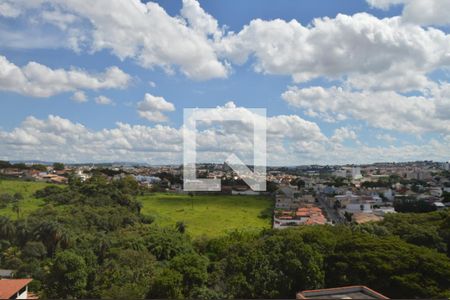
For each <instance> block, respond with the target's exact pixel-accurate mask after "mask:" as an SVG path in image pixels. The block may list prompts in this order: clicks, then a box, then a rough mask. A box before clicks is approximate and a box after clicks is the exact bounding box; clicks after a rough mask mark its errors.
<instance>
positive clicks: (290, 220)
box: [273, 185, 327, 229]
mask: <svg viewBox="0 0 450 300" xmlns="http://www.w3.org/2000/svg"><path fill="white" fill-rule="evenodd" d="M326 223H327V219H326V218H325V216H324V214H323V212H322V209H321V208H320V207H319V206H318V205H317V204H316V198H315V196H314V195H313V194H310V193H307V192H306V191H304V190H300V189H299V188H298V187H297V186H292V185H283V186H280V188H279V189H278V190H277V191H276V193H275V210H274V217H273V228H276V229H282V228H288V227H290V226H299V225H314V224H322V225H323V224H326Z"/></svg>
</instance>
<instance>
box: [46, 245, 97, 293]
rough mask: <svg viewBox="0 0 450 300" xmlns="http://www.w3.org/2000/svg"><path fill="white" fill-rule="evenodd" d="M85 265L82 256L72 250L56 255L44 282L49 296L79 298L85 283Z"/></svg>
mask: <svg viewBox="0 0 450 300" xmlns="http://www.w3.org/2000/svg"><path fill="white" fill-rule="evenodd" d="M87 276H88V272H87V267H86V263H85V261H84V259H83V257H81V256H79V255H77V254H75V253H74V252H72V251H63V252H60V253H58V254H57V255H56V258H55V261H54V262H53V265H52V266H51V268H50V273H49V275H48V278H47V281H46V284H47V287H48V291H47V293H48V294H47V296H48V297H49V298H81V297H83V295H84V294H85V288H86V285H87V279H88V278H87Z"/></svg>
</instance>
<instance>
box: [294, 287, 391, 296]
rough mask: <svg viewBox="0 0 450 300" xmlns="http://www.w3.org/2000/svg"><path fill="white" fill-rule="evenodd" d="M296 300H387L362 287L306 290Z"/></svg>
mask: <svg viewBox="0 0 450 300" xmlns="http://www.w3.org/2000/svg"><path fill="white" fill-rule="evenodd" d="M296 298H297V299H389V298H388V297H386V296H384V295H382V294H380V293H378V292H376V291H374V290H372V289H370V288H368V287H366V286H363V285H354V286H345V287H338V288H330V289H320V290H306V291H302V292H299V293H298V294H297V297H296Z"/></svg>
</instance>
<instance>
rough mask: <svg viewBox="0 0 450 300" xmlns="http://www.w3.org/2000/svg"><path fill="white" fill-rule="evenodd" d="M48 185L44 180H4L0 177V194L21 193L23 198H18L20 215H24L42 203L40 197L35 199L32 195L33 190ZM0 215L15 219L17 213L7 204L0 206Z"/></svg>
mask: <svg viewBox="0 0 450 300" xmlns="http://www.w3.org/2000/svg"><path fill="white" fill-rule="evenodd" d="M47 185H49V184H48V183H45V182H31V181H20V180H6V179H0V195H1V194H5V193H7V194H11V195H14V194H15V193H21V194H22V196H23V200H20V202H19V203H20V210H21V212H20V216H21V217H22V216H26V215H28V214H29V213H31V212H32V211H34V210H36V209H37V208H39V206H40V205H42V204H43V201H42V199H36V198H34V197H33V194H34V192H36V191H37V190H40V189H43V188H44V187H46V186H47ZM0 216H7V217H10V218H11V219H17V214H16V213H15V212H13V211H12V205H11V204H8V206H7V207H5V208H0Z"/></svg>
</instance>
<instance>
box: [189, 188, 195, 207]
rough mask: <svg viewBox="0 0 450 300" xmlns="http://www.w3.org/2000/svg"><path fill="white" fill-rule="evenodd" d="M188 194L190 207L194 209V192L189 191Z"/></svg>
mask: <svg viewBox="0 0 450 300" xmlns="http://www.w3.org/2000/svg"><path fill="white" fill-rule="evenodd" d="M188 195H189V197H190V198H191V205H192V209H194V193H193V192H189V194H188Z"/></svg>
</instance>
